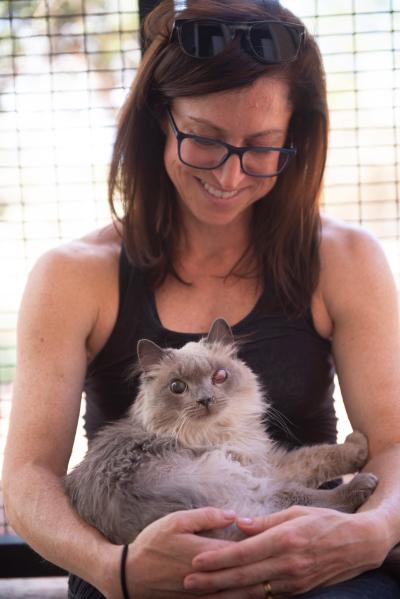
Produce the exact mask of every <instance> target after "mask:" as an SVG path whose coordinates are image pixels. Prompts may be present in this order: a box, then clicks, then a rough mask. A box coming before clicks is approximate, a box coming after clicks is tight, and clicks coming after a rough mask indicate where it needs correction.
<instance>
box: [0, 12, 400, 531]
mask: <svg viewBox="0 0 400 599" xmlns="http://www.w3.org/2000/svg"><path fill="white" fill-rule="evenodd" d="M282 3H283V4H284V5H285V6H287V7H288V8H290V9H292V10H293V11H294V12H295V13H296V14H298V15H299V16H300V17H302V18H303V19H304V21H305V23H306V24H307V26H308V27H309V29H310V30H311V31H312V32H313V33H315V34H316V36H317V39H318V42H319V45H320V48H321V51H322V54H323V57H324V63H325V67H326V71H327V83H328V89H329V104H330V108H331V138H330V151H329V159H328V168H327V173H326V179H325V190H324V210H325V212H326V213H327V214H329V215H331V216H333V217H337V218H340V219H342V220H345V221H348V222H352V223H358V224H361V225H362V226H364V227H366V228H367V229H369V230H370V231H371V232H372V233H374V234H375V235H376V236H378V237H379V238H380V239H381V241H382V244H383V246H384V249H385V251H386V253H387V256H388V258H389V261H390V263H391V265H392V268H393V271H394V273H395V275H396V276H397V277H398V276H399V269H400V184H399V180H400V0H329V2H327V1H326V0H302V2H301V3H300V2H298V0H286V1H285V0H283V2H282ZM138 27H139V7H138V4H137V1H136V0H11V1H10V0H2V1H1V2H0V94H1V95H0V180H1V181H0V185H1V187H0V271H1V286H2V293H1V294H0V467H1V461H2V453H3V449H4V444H5V435H6V430H7V425H8V415H9V411H10V405H11V387H12V381H13V377H14V370H15V328H16V319H17V310H18V306H19V302H20V297H21V294H22V290H23V287H24V284H25V281H26V276H27V273H28V272H29V270H30V268H31V266H32V264H33V263H34V262H35V261H36V259H37V257H38V256H39V255H40V254H42V253H43V252H44V251H46V250H47V249H48V248H50V247H52V246H54V245H57V244H59V243H60V242H63V241H67V240H70V239H72V238H75V237H78V236H79V235H81V234H83V233H85V232H87V231H89V230H91V229H93V228H95V227H96V226H100V225H102V224H104V223H106V222H107V221H108V220H109V212H108V206H107V201H106V197H107V191H106V179H107V170H108V163H109V159H110V155H111V149H112V143H113V137H114V127H115V117H116V112H117V110H118V108H119V107H120V106H121V104H122V102H123V100H124V98H125V96H126V93H127V90H128V88H129V85H130V83H131V81H132V80H133V78H134V76H135V72H136V68H137V65H138V63H139V60H140V43H139V35H138ZM78 441H79V442H78V446H77V450H76V459H78V457H79V456H80V455H81V453H82V451H83V448H84V443H82V435H81V434H79V435H78ZM0 500H1V498H0ZM1 529H5V524H4V522H2V520H1V514H0V530H1Z"/></svg>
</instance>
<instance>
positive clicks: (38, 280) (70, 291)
mask: <svg viewBox="0 0 400 599" xmlns="http://www.w3.org/2000/svg"><path fill="white" fill-rule="evenodd" d="M120 247H121V240H120V237H119V234H118V232H117V231H116V230H115V228H114V226H113V225H109V226H107V227H104V228H102V229H99V230H97V231H93V232H92V233H89V234H88V235H86V236H84V237H82V238H80V239H76V240H74V241H71V242H68V243H65V244H62V245H60V246H58V247H56V248H54V249H51V250H49V251H48V252H46V253H45V254H44V255H43V256H41V257H40V258H39V260H38V261H37V263H36V264H35V266H34V267H33V269H32V272H31V274H30V276H29V278H28V283H27V286H26V290H25V294H24V298H23V301H22V305H21V311H20V315H21V316H20V320H21V322H23V323H24V322H28V321H31V322H43V321H44V319H45V320H46V326H47V327H49V326H50V323H51V322H53V323H54V324H53V328H55V327H57V329H58V330H62V329H65V334H73V332H74V330H75V334H76V332H77V331H79V334H80V335H81V336H82V337H83V338H84V339H85V340H86V346H87V352H88V356H89V358H90V356H92V355H94V354H95V353H96V352H97V351H98V349H99V347H101V345H102V344H103V343H104V340H105V339H106V338H107V336H108V334H109V332H110V330H111V328H112V326H113V323H114V321H115V317H116V311H117V308H118V263H119V253H120Z"/></svg>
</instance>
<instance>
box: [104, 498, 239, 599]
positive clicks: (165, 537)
mask: <svg viewBox="0 0 400 599" xmlns="http://www.w3.org/2000/svg"><path fill="white" fill-rule="evenodd" d="M234 521H235V514H234V513H233V512H224V511H223V510H220V509H216V508H211V507H210V508H209V507H206V508H200V509H195V510H187V511H180V512H174V513H173V514H169V515H168V516H164V517H163V518H160V519H159V520H156V521H155V522H153V523H152V524H150V525H149V526H147V527H146V528H145V529H144V530H143V531H142V532H141V533H140V534H139V535H138V536H137V537H136V539H135V541H134V542H133V543H131V544H130V546H129V551H128V558H127V562H126V578H127V586H128V590H129V594H130V597H132V598H133V597H135V599H157V598H160V599H161V598H162V599H189V598H191V597H195V596H196V597H198V594H197V593H196V594H191V593H190V592H188V591H187V590H185V589H184V587H183V580H184V578H185V576H187V575H188V574H189V573H190V572H193V567H192V560H193V559H194V558H195V556H196V555H198V554H199V553H203V552H206V551H213V550H214V551H216V550H218V549H222V548H227V547H228V546H230V545H232V544H233V543H232V542H230V541H223V540H216V539H211V538H208V537H204V536H200V535H198V534H196V533H200V532H202V531H203V532H204V531H206V530H210V529H216V528H225V527H226V526H229V525H230V524H232V523H233V522H234ZM118 549H120V548H118ZM113 578H114V580H113V587H114V589H113V590H112V591H111V592H109V593H106V596H107V597H108V599H120V598H122V593H121V589H120V585H119V572H118V574H116V575H114V576H113ZM117 579H118V585H117V588H116V584H115V583H116V580H117Z"/></svg>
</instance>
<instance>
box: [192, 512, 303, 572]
mask: <svg viewBox="0 0 400 599" xmlns="http://www.w3.org/2000/svg"><path fill="white" fill-rule="evenodd" d="M266 518H267V519H268V518H269V517H268V516H267V517H266ZM267 522H268V520H267ZM298 524H299V526H297V527H296V528H294V527H293V525H292V522H291V521H290V520H289V521H284V522H283V524H281V525H280V526H275V525H274V526H273V527H272V528H270V529H269V530H266V531H263V532H262V533H259V534H255V535H254V536H252V537H249V538H248V539H245V540H243V541H238V542H237V543H233V544H231V545H229V546H227V547H225V548H222V549H219V550H217V551H207V552H204V553H199V554H198V555H197V556H196V557H195V558H193V561H192V566H193V568H194V569H195V570H197V571H203V572H204V571H206V572H212V571H215V570H221V569H223V568H234V567H238V566H244V565H247V564H251V563H254V562H259V561H261V560H263V559H266V558H269V557H274V556H279V555H282V554H283V555H288V554H289V553H297V552H301V551H302V550H304V548H306V547H307V546H308V545H309V538H310V536H311V535H312V530H310V529H311V528H312V525H311V523H310V525H309V527H308V529H306V527H301V526H300V525H301V524H302V522H301V517H300V518H298ZM303 528H304V530H303Z"/></svg>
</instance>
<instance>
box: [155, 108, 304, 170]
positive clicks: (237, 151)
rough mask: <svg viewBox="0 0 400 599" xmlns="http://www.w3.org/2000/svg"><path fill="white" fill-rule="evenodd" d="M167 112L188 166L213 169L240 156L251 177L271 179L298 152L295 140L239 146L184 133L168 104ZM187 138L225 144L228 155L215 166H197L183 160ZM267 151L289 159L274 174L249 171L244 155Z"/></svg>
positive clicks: (184, 162)
mask: <svg viewBox="0 0 400 599" xmlns="http://www.w3.org/2000/svg"><path fill="white" fill-rule="evenodd" d="M166 113H167V117H168V121H169V124H170V126H171V129H172V131H173V133H174V135H175V137H176V140H177V142H178V157H179V160H180V161H181V162H182V164H185V165H186V166H190V167H192V168H198V169H201V170H203V171H212V170H214V169H216V168H219V167H220V166H222V165H223V164H225V162H226V161H227V160H228V158H230V157H231V156H238V157H239V160H240V168H241V170H242V171H243V173H245V174H246V175H248V176H249V177H257V178H258V179H271V178H273V177H277V176H278V175H280V174H281V173H282V172H283V171H284V170H285V168H286V167H287V165H288V163H289V160H290V158H292V157H293V156H295V155H296V154H297V149H296V148H295V147H294V145H293V142H291V145H290V148H283V147H281V148H277V147H273V146H243V147H237V146H232V145H231V144H228V143H226V142H225V141H220V140H219V139H212V138H210V137H203V136H201V135H193V134H192V133H183V132H182V131H180V130H179V129H178V126H177V124H176V123H175V120H174V117H173V116H172V113H171V110H170V108H169V107H168V106H167V107H166ZM185 139H195V140H199V139H200V140H203V141H205V142H208V143H214V144H219V145H221V146H223V147H224V148H226V150H227V154H226V156H224V157H223V158H222V160H221V161H220V162H219V163H218V164H217V165H215V166H196V165H195V164H190V163H189V162H186V161H185V160H183V158H182V153H181V146H182V142H183V141H184V140H185ZM250 151H251V152H259V153H262V152H265V151H269V152H279V153H282V154H285V155H286V156H287V157H288V159H287V161H286V162H285V164H284V165H283V166H282V167H281V168H280V169H279V170H278V171H277V172H276V173H274V174H272V175H255V174H253V173H249V172H248V171H247V170H246V169H245V168H244V166H243V156H244V154H245V153H246V152H250Z"/></svg>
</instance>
